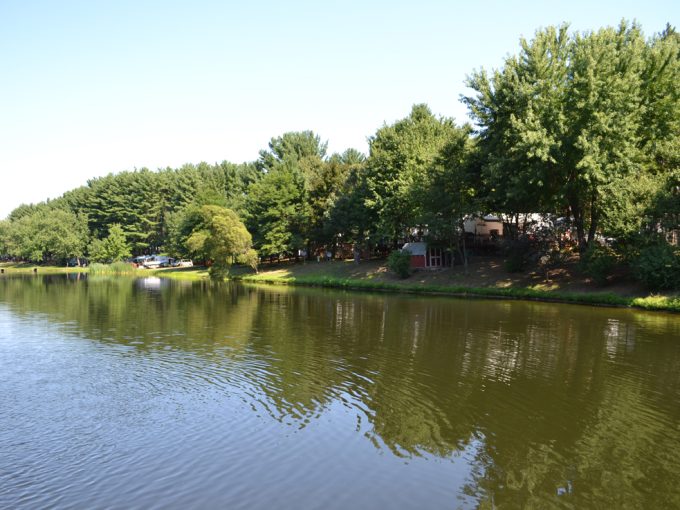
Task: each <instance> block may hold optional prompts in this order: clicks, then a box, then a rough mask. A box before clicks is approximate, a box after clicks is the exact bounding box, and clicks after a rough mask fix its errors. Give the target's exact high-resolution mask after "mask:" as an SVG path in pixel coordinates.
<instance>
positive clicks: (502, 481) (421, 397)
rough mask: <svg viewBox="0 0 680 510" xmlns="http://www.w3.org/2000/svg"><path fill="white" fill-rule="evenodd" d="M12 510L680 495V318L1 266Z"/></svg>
mask: <svg viewBox="0 0 680 510" xmlns="http://www.w3.org/2000/svg"><path fill="white" fill-rule="evenodd" d="M0 375H1V377H0V508H47V507H55V508H88V509H89V508H121V509H127V508H263V509H264V508H323V509H328V508H352V509H363V508H365V509H369V508H394V509H398V508H418V509H423V508H459V507H462V508H476V507H482V508H678V507H680V484H679V483H678V481H680V316H677V315H664V314H654V313H644V312H638V311H630V310H618V309H606V308H601V309H597V308H587V307H580V306H569V305H553V304H540V303H524V302H508V301H481V300H480V301H466V300H454V299H444V298H417V297H403V296H389V295H387V296H386V295H377V294H372V295H371V294H357V293H345V292H334V291H317V290H311V289H288V288H261V287H244V286H236V285H233V286H232V285H219V286H217V285H211V284H208V283H188V282H169V281H160V280H158V279H146V280H125V279H123V280H120V279H119V280H96V279H90V280H89V281H88V280H82V279H81V280H79V279H77V278H76V277H71V278H64V277H53V278H38V277H34V278H8V277H6V276H5V277H2V278H0Z"/></svg>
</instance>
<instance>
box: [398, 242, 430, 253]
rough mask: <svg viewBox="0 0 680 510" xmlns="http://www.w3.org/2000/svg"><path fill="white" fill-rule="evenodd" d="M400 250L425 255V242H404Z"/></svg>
mask: <svg viewBox="0 0 680 510" xmlns="http://www.w3.org/2000/svg"><path fill="white" fill-rule="evenodd" d="M401 251H408V252H410V253H411V255H425V254H426V253H427V243H406V244H405V245H404V246H402V247H401Z"/></svg>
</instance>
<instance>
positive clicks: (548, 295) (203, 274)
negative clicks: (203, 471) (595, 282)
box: [0, 262, 680, 313]
mask: <svg viewBox="0 0 680 510" xmlns="http://www.w3.org/2000/svg"><path fill="white" fill-rule="evenodd" d="M0 267H2V268H4V273H3V274H2V275H0V276H9V275H12V274H23V275H28V274H33V275H45V274H47V275H51V274H68V273H88V272H89V271H88V268H82V267H81V268H79V267H56V266H28V265H26V266H23V265H22V266H21V267H14V266H11V265H7V264H2V265H0ZM34 268H37V269H38V270H37V272H35V271H34ZM354 268H355V267H354V266H353V265H351V263H349V262H348V263H343V262H338V263H333V265H317V264H313V263H310V264H307V265H306V266H305V265H304V264H297V265H288V266H283V268H282V267H280V266H275V267H271V266H270V267H267V268H266V269H264V270H262V271H260V272H259V273H250V272H248V270H245V269H243V268H240V267H235V268H233V269H232V274H231V275H230V276H229V277H227V278H226V281H235V282H242V283H249V284H265V285H284V286H302V287H320V288H330V289H340V290H352V291H364V292H366V291H368V292H386V293H401V294H412V295H430V296H449V297H456V298H473V299H497V300H525V301H538V302H546V303H562V304H580V305H586V306H598V307H614V308H631V309H640V310H647V311H662V312H671V313H680V295H672V294H671V295H663V294H658V295H657V294H649V295H646V296H626V295H622V294H620V293H616V292H612V291H606V290H602V291H600V290H594V289H593V290H587V291H569V290H546V289H541V288H535V287H531V286H528V285H523V286H522V285H518V286H508V287H498V286H475V285H460V284H447V283H445V284H432V283H426V282H425V280H427V279H428V278H431V275H427V274H425V275H420V278H421V281H420V282H418V281H415V275H414V276H412V277H411V278H412V279H410V280H390V279H388V280H386V278H389V276H385V274H386V273H382V274H381V275H379V277H380V278H382V279H380V278H378V277H375V275H369V276H364V277H359V278H357V277H351V276H345V275H341V276H337V275H334V274H331V273H333V272H335V273H338V272H340V273H342V272H343V271H344V272H347V270H348V269H354ZM296 271H297V272H303V271H304V272H307V273H311V274H302V275H296V274H294V273H295V272H296ZM291 273H293V274H291ZM132 276H133V277H135V278H143V277H146V276H155V277H160V278H169V279H175V280H193V281H201V280H208V279H209V274H208V270H207V268H204V267H200V266H198V267H193V268H181V269H173V268H168V269H150V270H139V272H138V273H137V274H134V275H132Z"/></svg>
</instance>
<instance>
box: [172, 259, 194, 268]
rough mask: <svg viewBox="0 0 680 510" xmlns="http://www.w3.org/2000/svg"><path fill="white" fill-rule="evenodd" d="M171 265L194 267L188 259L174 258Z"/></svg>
mask: <svg viewBox="0 0 680 510" xmlns="http://www.w3.org/2000/svg"><path fill="white" fill-rule="evenodd" d="M172 267H194V263H193V262H192V261H191V260H189V259H175V260H173V262H172Z"/></svg>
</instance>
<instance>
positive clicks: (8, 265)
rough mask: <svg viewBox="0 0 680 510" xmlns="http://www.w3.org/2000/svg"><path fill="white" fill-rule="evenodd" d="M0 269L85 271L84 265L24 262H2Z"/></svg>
mask: <svg viewBox="0 0 680 510" xmlns="http://www.w3.org/2000/svg"><path fill="white" fill-rule="evenodd" d="M0 269H3V270H4V274H34V273H37V274H67V273H84V272H86V271H87V268H85V267H65V266H41V265H37V264H29V263H26V262H2V263H0Z"/></svg>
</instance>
